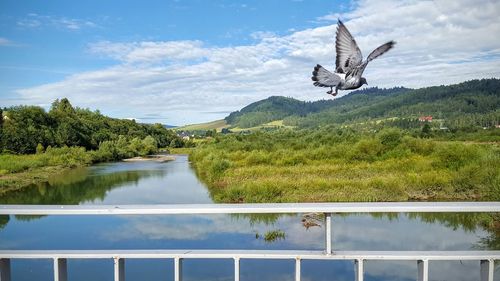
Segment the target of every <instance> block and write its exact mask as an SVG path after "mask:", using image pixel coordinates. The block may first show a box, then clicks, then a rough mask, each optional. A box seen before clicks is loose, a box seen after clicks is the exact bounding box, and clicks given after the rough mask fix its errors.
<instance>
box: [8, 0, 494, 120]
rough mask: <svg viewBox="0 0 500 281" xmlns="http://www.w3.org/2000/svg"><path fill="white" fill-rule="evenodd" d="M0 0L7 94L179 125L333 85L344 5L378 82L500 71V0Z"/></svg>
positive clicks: (436, 80)
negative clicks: (329, 74) (327, 80)
mask: <svg viewBox="0 0 500 281" xmlns="http://www.w3.org/2000/svg"><path fill="white" fill-rule="evenodd" d="M445 2H446V1H437V2H434V1H404V2H402V1H391V0H380V1H371V0H362V1H323V0H307V1H306V0H304V1H299V0H288V1H285V0H281V1H277V0H274V1H201V0H199V1H185V0H178V1H111V0H108V1H19V0H18V1H5V0H3V1H1V2H0V105H3V106H8V105H13V104H33V105H40V106H43V107H45V108H48V106H49V104H50V103H51V102H52V101H53V100H54V99H55V98H61V97H68V98H69V99H70V101H71V102H72V103H73V104H74V105H76V106H80V107H88V108H91V109H100V110H101V111H102V112H103V113H105V114H107V115H110V116H112V117H117V118H136V119H138V120H139V121H142V122H161V123H166V124H174V125H182V124H187V123H197V122H204V121H210V120H215V119H220V118H223V117H224V116H226V115H227V113H228V112H230V111H233V110H237V109H240V108H241V107H243V106H245V105H247V104H248V103H250V102H253V101H256V100H259V99H262V98H266V97H268V96H271V95H285V96H291V97H295V98H299V99H305V100H318V99H323V98H328V97H327V96H326V95H325V93H324V91H323V89H319V88H315V87H313V86H312V85H311V83H310V80H308V79H309V76H310V72H311V70H312V67H313V66H314V65H315V64H316V63H321V64H323V65H325V66H326V67H327V68H328V67H329V68H330V69H331V68H333V64H334V56H335V52H334V48H333V40H334V34H335V26H336V19H337V18H339V17H340V18H342V19H343V20H344V21H345V23H346V24H347V26H348V28H349V29H350V30H351V33H353V35H354V36H355V38H356V40H357V41H358V44H359V45H360V47H361V49H362V51H363V53H364V54H365V55H367V54H368V53H369V52H370V51H371V50H372V49H373V48H375V47H377V46H378V45H380V44H382V43H385V42H386V41H388V40H396V41H397V42H398V45H397V46H396V48H395V49H394V50H391V52H389V53H388V54H386V55H384V56H383V57H381V58H380V59H377V60H376V61H374V62H372V63H370V66H369V67H368V68H367V70H366V72H365V77H367V80H368V81H369V83H370V86H372V85H373V86H381V87H390V86H400V85H403V86H408V87H422V86H429V85H439V84H450V83H456V82H460V81H464V80H467V79H470V78H487V77H498V76H499V73H500V72H499V71H500V70H499V69H500V67H499V66H500V63H499V61H500V43H499V42H498V40H497V39H494V38H492V37H494V36H492V34H500V26H499V23H498V20H497V19H498V17H499V16H500V15H499V13H500V12H499V11H500V5H499V4H498V3H497V2H498V1H479V2H481V3H479V4H478V3H477V1H466V0H460V1H454V2H453V4H450V3H445Z"/></svg>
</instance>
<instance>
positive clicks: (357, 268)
mask: <svg viewBox="0 0 500 281" xmlns="http://www.w3.org/2000/svg"><path fill="white" fill-rule="evenodd" d="M364 273H365V269H364V265H363V260H362V259H358V260H355V261H354V278H355V279H354V280H356V281H363V275H364Z"/></svg>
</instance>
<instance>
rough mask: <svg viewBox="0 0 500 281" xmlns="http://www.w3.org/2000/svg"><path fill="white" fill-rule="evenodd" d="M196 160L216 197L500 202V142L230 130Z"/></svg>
mask: <svg viewBox="0 0 500 281" xmlns="http://www.w3.org/2000/svg"><path fill="white" fill-rule="evenodd" d="M190 159H191V160H192V161H193V165H194V167H195V168H196V171H197V173H198V174H199V176H200V177H201V179H202V180H203V181H205V182H206V183H207V184H208V186H209V188H210V191H211V194H212V196H213V198H214V200H215V201H217V202H322V201H328V202H337V201H407V200H500V173H499V172H498V167H499V166H500V149H499V147H498V145H497V144H496V143H487V144H481V143H464V142H455V141H436V140H432V139H422V138H418V137H414V136H411V135H409V134H408V133H405V132H404V131H401V130H398V129H385V130H383V131H381V132H378V133H357V132H354V131H352V130H348V129H338V130H326V129H323V130H302V131H292V130H283V131H277V132H256V133H253V134H251V135H247V136H240V135H230V136H225V137H220V138H218V139H217V140H216V141H214V142H213V143H211V144H206V145H202V146H200V147H199V148H197V149H195V150H194V151H193V152H192V154H191V157H190Z"/></svg>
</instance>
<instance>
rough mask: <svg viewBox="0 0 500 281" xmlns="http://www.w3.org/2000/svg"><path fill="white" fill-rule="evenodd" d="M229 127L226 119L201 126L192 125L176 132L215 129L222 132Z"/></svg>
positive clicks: (180, 128)
mask: <svg viewBox="0 0 500 281" xmlns="http://www.w3.org/2000/svg"><path fill="white" fill-rule="evenodd" d="M228 127H229V125H228V124H227V123H226V121H225V120H224V119H221V120H215V121H212V122H207V123H200V124H190V125H186V126H182V127H177V128H175V130H176V131H196V130H213V129H215V130H216V131H217V132H220V131H221V130H222V129H224V128H228Z"/></svg>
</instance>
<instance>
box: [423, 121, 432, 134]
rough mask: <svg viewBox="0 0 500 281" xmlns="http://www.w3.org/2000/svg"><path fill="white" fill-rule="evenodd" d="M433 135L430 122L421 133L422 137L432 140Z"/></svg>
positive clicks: (426, 123)
mask: <svg viewBox="0 0 500 281" xmlns="http://www.w3.org/2000/svg"><path fill="white" fill-rule="evenodd" d="M431 134H432V131H431V125H429V122H425V124H424V126H423V127H422V131H421V132H420V137H422V138H430V137H431Z"/></svg>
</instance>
